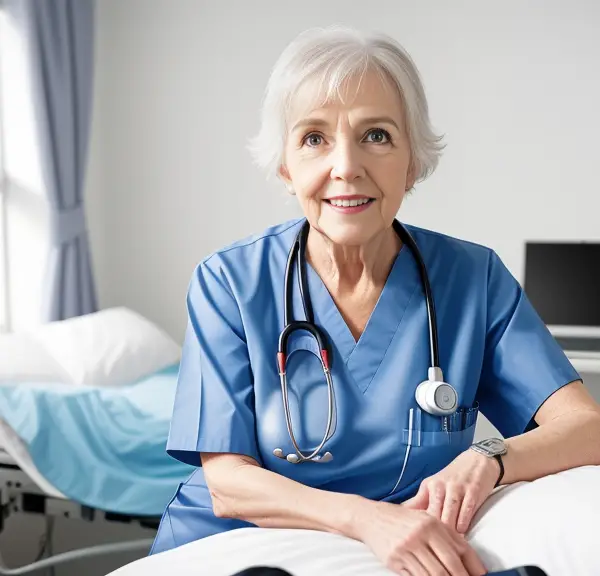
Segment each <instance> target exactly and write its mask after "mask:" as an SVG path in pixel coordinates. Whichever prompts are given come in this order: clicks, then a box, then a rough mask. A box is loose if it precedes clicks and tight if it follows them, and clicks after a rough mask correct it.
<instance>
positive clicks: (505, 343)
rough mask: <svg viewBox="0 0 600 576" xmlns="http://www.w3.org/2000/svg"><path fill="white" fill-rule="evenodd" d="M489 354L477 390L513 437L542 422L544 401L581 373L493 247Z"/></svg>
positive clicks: (507, 434)
mask: <svg viewBox="0 0 600 576" xmlns="http://www.w3.org/2000/svg"><path fill="white" fill-rule="evenodd" d="M487 290H488V292H487V325H486V343H485V355H484V360H483V366H482V372H481V378H480V382H479V388H478V391H477V400H478V402H479V407H480V410H481V411H482V412H483V413H484V414H485V416H486V417H487V418H488V419H489V420H490V421H491V422H492V424H493V425H494V426H495V427H496V428H497V429H498V430H499V431H500V433H501V434H502V435H503V436H504V437H506V438H509V437H511V436H516V435H518V434H522V433H523V432H526V431H528V430H530V429H532V428H535V427H536V426H537V425H536V423H535V420H533V418H534V416H535V414H536V413H537V411H538V409H539V408H540V406H541V405H542V404H543V403H544V402H545V400H546V399H547V398H548V397H549V396H551V395H552V394H553V393H554V392H555V391H556V390H558V389H559V388H561V387H562V386H564V385H566V384H568V383H570V382H573V381H575V380H579V379H580V376H579V374H578V373H577V371H576V370H575V368H574V367H573V365H572V364H571V362H570V361H569V359H568V358H567V356H566V354H565V353H564V351H563V350H562V348H561V347H560V346H559V344H558V343H557V342H556V340H555V339H554V337H553V336H552V334H551V333H550V331H549V330H548V328H547V327H546V325H545V324H544V322H543V321H542V319H541V318H540V317H539V315H538V314H537V312H536V311H535V309H534V307H533V305H532V304H531V302H530V301H529V299H528V298H527V295H526V294H525V292H524V290H523V289H522V287H521V286H520V285H519V283H518V282H517V280H516V279H515V278H514V277H513V275H512V274H511V273H510V272H509V270H508V269H507V268H506V266H505V265H504V263H503V262H502V261H501V260H500V258H499V257H498V255H497V254H496V253H495V252H493V251H492V252H490V260H489V269H488V286H487Z"/></svg>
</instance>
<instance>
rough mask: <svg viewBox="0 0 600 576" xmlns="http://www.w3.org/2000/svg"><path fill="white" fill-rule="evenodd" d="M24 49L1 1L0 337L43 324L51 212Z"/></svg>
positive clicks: (21, 40) (19, 36) (23, 43)
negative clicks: (37, 139)
mask: <svg viewBox="0 0 600 576" xmlns="http://www.w3.org/2000/svg"><path fill="white" fill-rule="evenodd" d="M27 71H28V68H27V58H26V46H25V42H24V41H23V38H22V37H21V35H20V34H19V32H18V30H17V28H16V27H15V26H14V25H13V23H12V19H11V16H10V14H8V12H7V11H6V10H3V9H2V0H0V146H1V148H0V331H19V330H21V329H27V328H30V327H31V326H34V325H36V324H38V323H39V322H40V318H41V296H42V290H43V287H42V282H43V274H44V270H45V265H46V258H47V254H48V214H47V212H48V210H47V205H46V200H45V196H44V194H43V183H42V181H43V179H42V175H41V163H40V158H39V152H38V148H37V145H36V137H37V135H36V131H35V128H36V127H35V120H34V112H33V110H34V108H33V101H32V92H31V83H30V77H29V74H28V73H27Z"/></svg>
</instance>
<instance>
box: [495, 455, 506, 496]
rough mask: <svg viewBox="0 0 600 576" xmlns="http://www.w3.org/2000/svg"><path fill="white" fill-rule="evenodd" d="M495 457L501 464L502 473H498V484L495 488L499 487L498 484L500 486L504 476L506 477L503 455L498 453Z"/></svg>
mask: <svg viewBox="0 0 600 576" xmlns="http://www.w3.org/2000/svg"><path fill="white" fill-rule="evenodd" d="M494 458H495V459H496V460H497V461H498V464H499V465H500V474H499V475H498V480H496V484H495V485H494V488H498V486H500V482H502V478H503V477H504V463H503V462H502V456H500V455H499V454H496V455H495V456H494Z"/></svg>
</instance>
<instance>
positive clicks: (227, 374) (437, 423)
mask: <svg viewBox="0 0 600 576" xmlns="http://www.w3.org/2000/svg"><path fill="white" fill-rule="evenodd" d="M303 223H304V219H300V220H295V221H292V222H287V223H285V224H281V225H278V226H274V227H272V228H269V229H267V230H266V231H265V232H264V233H262V234H259V235H256V236H253V237H251V238H247V239H245V240H243V241H240V242H237V243H235V244H233V245H231V246H229V247H227V248H225V249H223V250H220V251H218V252H217V253H214V254H212V255H211V256H209V257H208V258H206V259H205V260H204V261H202V262H201V263H200V264H199V265H198V267H197V268H196V270H195V272H194V275H193V277H192V280H191V283H190V286H189V292H188V298H187V305H188V312H189V321H188V327H187V332H186V336H185V343H184V346H183V354H182V360H181V367H180V372H179V380H178V387H177V393H176V399H175V405H174V411H173V417H172V422H171V430H170V435H169V439H168V445H167V451H168V453H169V454H170V455H171V456H173V457H174V458H177V459H178V460H181V461H182V462H185V463H188V464H192V465H194V466H198V469H197V470H196V471H195V472H194V473H193V474H192V475H191V477H190V478H189V479H188V480H187V481H186V482H185V483H183V484H182V485H180V487H179V489H178V490H177V492H176V494H175V495H174V497H173V499H172V501H171V503H170V504H169V505H168V507H167V509H166V511H165V513H164V515H163V518H162V521H161V525H160V528H159V531H158V534H157V537H156V540H155V543H154V546H153V549H152V553H157V552H161V551H163V550H167V549H169V548H173V547H175V546H180V545H182V544H185V543H186V542H190V541H192V540H196V539H199V538H203V537H205V536H208V535H211V534H216V533H218V532H223V531H226V530H231V529H234V528H239V527H245V526H252V524H249V523H247V522H244V521H241V520H236V519H226V518H217V517H215V516H214V514H213V512H212V504H211V499H210V494H209V492H208V489H207V487H206V483H205V480H204V474H203V470H202V468H201V462H200V452H233V453H237V454H244V455H247V456H251V457H252V458H254V459H256V460H257V461H258V462H259V463H260V464H261V465H262V466H263V467H265V468H267V469H269V470H272V471H273V472H276V473H278V474H282V475H284V476H287V477H289V478H292V479H293V480H296V481H298V482H301V483H303V484H305V485H308V486H312V487H317V488H320V489H323V490H331V491H336V492H343V493H353V494H360V495H362V496H364V497H366V498H370V499H373V500H385V501H390V502H402V501H404V500H406V499H408V498H410V497H411V496H413V495H414V494H415V493H416V491H417V490H418V487H419V484H420V483H421V481H422V480H423V479H424V478H426V477H427V476H430V475H432V474H435V473H436V472H438V471H439V470H441V469H442V468H444V467H445V466H447V465H448V464H449V463H450V462H451V461H452V460H453V459H454V458H456V457H457V456H458V455H459V454H460V453H461V452H462V451H464V450H466V449H467V448H468V447H469V446H470V445H471V443H472V441H473V435H474V432H475V420H476V417H477V411H478V409H480V410H481V411H482V412H483V413H484V414H485V415H486V416H487V418H488V419H489V420H490V421H491V422H492V423H493V424H494V425H495V426H496V427H497V428H498V430H499V431H500V432H501V433H502V435H503V436H505V437H507V438H508V437H511V436H514V435H517V434H521V433H523V432H525V431H527V430H528V429H530V428H531V427H534V426H535V422H534V421H533V417H534V415H535V413H536V412H537V410H538V408H539V407H540V406H541V404H542V403H543V402H544V401H545V400H546V398H548V397H549V396H550V395H551V394H552V393H553V392H554V391H556V390H557V389H558V388H560V387H562V386H564V385H565V384H567V383H569V382H572V381H574V380H578V379H579V378H580V376H579V374H578V373H577V372H576V371H575V369H574V368H573V366H572V365H571V363H570V362H569V360H568V359H567V357H566V356H565V354H564V352H563V351H562V349H561V348H560V347H559V345H558V344H557V343H556V341H555V340H554V338H553V337H552V336H551V334H550V333H549V332H548V330H547V328H546V326H545V325H544V323H543V322H542V321H541V319H540V318H539V317H538V315H537V314H536V312H535V310H534V309H533V307H532V305H531V304H530V302H529V300H528V299H527V296H526V295H525V293H524V292H523V290H522V288H521V286H520V285H519V283H518V282H517V281H516V280H515V278H514V277H513V276H512V275H511V273H510V272H509V271H508V269H507V268H506V267H505V266H504V264H503V263H502V261H501V260H500V258H499V257H498V256H497V255H496V254H495V252H494V251H492V250H490V249H489V248H486V247H483V246H480V245H477V244H474V243H471V242H466V241H463V240H458V239H456V238H452V237H448V236H445V235H443V234H439V233H435V232H431V231H428V230H424V229H421V228H417V227H414V226H407V228H408V229H409V231H410V232H411V233H412V235H413V237H414V239H415V241H416V243H417V245H418V246H419V249H420V251H421V254H422V257H423V259H424V262H425V265H426V267H427V270H428V274H429V278H430V283H431V287H432V293H433V297H434V300H435V307H436V313H437V322H438V335H439V346H440V351H439V353H440V364H441V368H442V370H443V372H444V376H445V380H446V381H447V382H449V383H450V384H452V385H453V386H454V387H455V389H456V390H457V392H458V398H459V407H460V409H461V410H460V412H459V415H458V417H455V418H453V419H452V421H451V430H450V432H448V431H444V430H443V429H442V426H441V419H440V418H439V417H435V416H431V415H429V414H427V413H425V412H422V411H421V410H420V409H419V407H418V405H417V403H416V400H415V389H416V387H417V386H418V384H419V383H420V382H422V381H423V380H425V379H427V369H428V367H429V364H430V352H429V332H428V321H427V309H426V304H425V298H424V292H423V288H422V285H421V282H420V277H419V272H418V268H417V264H416V261H415V259H414V257H413V255H412V253H411V251H410V249H409V248H408V247H407V246H403V247H402V249H401V250H400V252H399V253H398V255H397V257H396V259H395V261H394V264H393V266H392V269H391V271H390V274H389V276H388V278H387V281H386V284H385V286H384V288H383V291H382V293H381V296H380V298H379V300H378V302H377V305H376V307H375V309H374V311H373V313H372V315H371V317H370V319H369V321H368V323H367V325H366V328H365V330H364V332H363V334H362V335H361V337H360V339H359V340H358V342H356V341H355V340H354V337H353V336H352V334H351V332H350V330H349V328H348V326H347V325H346V323H345V322H344V319H343V317H342V316H341V314H340V312H339V311H338V309H337V307H336V305H335V303H334V301H333V299H332V298H331V296H330V294H329V292H328V291H327V288H326V287H325V285H324V284H323V282H322V280H321V279H320V277H319V275H318V274H317V273H316V272H315V270H314V269H313V268H312V267H311V266H310V264H308V263H307V276H308V286H309V290H310V296H311V299H312V303H313V308H314V314H315V323H316V324H317V325H318V326H319V327H321V328H322V329H323V330H324V331H325V333H326V334H327V337H328V338H329V341H330V343H331V347H332V359H331V364H332V377H333V383H334V386H335V402H336V408H337V420H336V429H335V434H334V436H333V438H332V439H331V440H330V441H329V442H328V443H327V444H326V447H325V449H326V450H329V451H330V452H331V453H332V454H333V456H334V458H333V460H332V461H331V462H328V463H324V464H317V463H313V462H307V463H303V464H298V465H294V464H290V463H289V462H287V461H285V460H282V459H279V458H277V457H275V456H274V455H273V450H274V449H275V448H282V449H283V451H284V453H285V454H288V453H291V452H293V446H292V443H291V441H290V439H289V436H288V433H287V428H286V424H285V414H284V410H283V404H282V397H281V387H280V382H279V375H278V371H277V362H276V353H277V346H278V338H279V334H280V332H281V330H282V328H283V308H284V306H283V304H284V300H283V295H284V288H283V281H284V274H285V266H286V261H287V258H288V253H289V250H290V247H291V246H292V243H293V241H294V239H295V237H296V234H297V233H298V231H299V229H300V227H301V226H302V224H303ZM293 303H294V319H304V315H303V308H302V303H301V300H300V293H299V290H298V285H297V278H294V300H293ZM318 354H319V351H318V349H317V347H316V344H315V342H314V340H313V339H312V337H310V336H308V335H306V334H303V333H298V332H296V333H294V335H293V337H292V338H291V339H290V341H289V344H288V364H287V373H288V382H289V387H290V393H289V402H290V410H291V415H292V421H293V423H294V431H295V433H296V438H297V440H298V443H299V445H300V447H301V448H302V449H303V450H305V451H308V450H311V451H312V449H313V448H314V447H316V446H317V445H318V444H319V442H320V441H321V438H322V436H323V434H324V431H325V428H326V424H327V385H326V381H325V379H324V376H323V372H322V368H321V364H320V362H319V359H318ZM411 408H413V409H414V412H413V415H414V416H415V417H414V418H413V426H412V427H413V433H412V434H411V435H410V437H411V446H410V452H409V456H408V459H407V462H406V468H405V470H404V473H403V475H402V477H401V480H400V482H398V481H399V479H400V476H401V470H402V468H403V464H404V460H405V455H406V451H407V441H408V438H409V410H410V409H411Z"/></svg>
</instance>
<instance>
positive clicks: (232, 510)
mask: <svg viewBox="0 0 600 576" xmlns="http://www.w3.org/2000/svg"><path fill="white" fill-rule="evenodd" d="M201 458H202V466H203V468H204V477H205V479H206V484H207V486H208V489H209V491H210V495H211V498H212V503H213V511H214V513H215V515H216V516H217V517H222V518H238V519H240V520H245V521H247V522H252V523H253V524H256V525H257V526H260V527H263V528H304V529H309V530H321V531H323V532H333V533H336V534H343V535H345V536H349V537H350V538H354V539H358V537H357V534H356V533H355V530H354V526H355V524H356V522H355V518H354V516H355V515H356V513H357V511H358V509H359V508H360V507H361V506H363V505H364V503H366V502H367V500H366V499H365V498H362V497H361V496H356V495H354V494H341V493H338V492H327V491H324V490H319V489H317V488H311V487H308V486H305V485H303V484H300V483H298V482H295V481H294V480H290V479H289V478H286V477H285V476H281V475H280V474H276V473H275V472H271V471H269V470H266V469H264V468H262V467H261V466H259V465H258V463H257V462H256V461H255V460H254V459H253V458H250V457H248V456H241V455H238V454H217V453H210V454H208V453H203V454H201Z"/></svg>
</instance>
